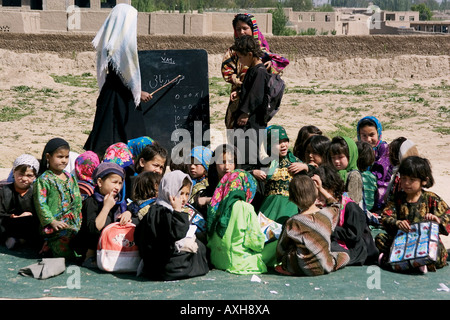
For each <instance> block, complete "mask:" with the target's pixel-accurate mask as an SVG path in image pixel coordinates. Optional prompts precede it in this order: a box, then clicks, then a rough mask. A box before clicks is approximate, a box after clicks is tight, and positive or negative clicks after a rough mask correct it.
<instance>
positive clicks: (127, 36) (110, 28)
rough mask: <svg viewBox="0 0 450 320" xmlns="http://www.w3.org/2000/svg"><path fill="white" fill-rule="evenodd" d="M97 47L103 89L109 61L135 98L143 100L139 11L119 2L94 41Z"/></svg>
mask: <svg viewBox="0 0 450 320" xmlns="http://www.w3.org/2000/svg"><path fill="white" fill-rule="evenodd" d="M92 44H93V45H94V47H95V49H96V50H97V82H98V86H99V89H100V90H101V89H102V87H103V85H104V83H105V79H106V74H107V71H108V64H109V63H111V65H112V67H113V69H114V71H115V72H116V73H117V74H118V75H119V77H120V78H121V79H122V81H123V83H124V84H125V86H127V87H128V88H129V89H130V90H131V92H132V94H133V98H134V104H135V105H136V106H138V105H139V103H140V101H141V72H140V68H139V59H138V51H137V10H136V9H135V8H133V7H132V6H130V5H128V4H124V3H121V4H118V5H116V6H115V7H114V8H113V9H112V10H111V12H110V14H109V16H108V17H107V18H106V20H105V22H104V23H103V25H102V27H101V28H100V30H99V31H98V33H97V35H96V36H95V38H94V40H93V41H92Z"/></svg>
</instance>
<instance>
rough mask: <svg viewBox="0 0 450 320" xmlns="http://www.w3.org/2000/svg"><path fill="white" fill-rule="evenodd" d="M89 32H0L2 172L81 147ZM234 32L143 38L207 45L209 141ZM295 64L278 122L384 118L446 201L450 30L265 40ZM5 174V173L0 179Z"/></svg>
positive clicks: (89, 78) (329, 126) (91, 67)
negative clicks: (61, 145)
mask: <svg viewBox="0 0 450 320" xmlns="http://www.w3.org/2000/svg"><path fill="white" fill-rule="evenodd" d="M92 38H93V37H92V36H90V35H87V36H86V35H85V36H75V37H69V38H68V37H66V36H62V35H45V36H44V37H42V36H36V35H32V36H30V35H21V37H18V36H17V35H0V130H1V132H2V139H1V140H0V167H1V168H2V169H1V170H0V174H1V175H2V177H4V176H5V175H6V174H7V172H8V171H9V169H10V167H11V164H12V162H13V161H14V159H15V158H16V157H17V156H18V155H20V154H22V153H25V152H26V153H31V154H33V155H35V156H36V157H40V155H41V152H42V150H43V147H44V145H45V143H46V142H47V141H48V139H49V138H51V137H53V136H61V137H64V138H65V139H66V140H68V141H69V142H70V143H71V146H72V149H73V150H74V151H76V152H83V150H82V146H83V144H84V142H85V141H86V138H87V136H88V133H89V131H90V130H91V127H92V122H93V118H94V113H95V101H96V98H97V95H98V90H97V87H96V79H95V74H96V72H95V56H94V52H93V50H92V48H91V46H90V41H91V40H92ZM231 41H232V39H229V38H228V37H226V38H224V39H219V41H218V38H217V37H214V38H213V37H203V38H198V37H178V38H176V37H159V38H158V37H140V38H139V46H140V48H139V49H140V50H151V49H198V48H204V49H207V51H208V54H209V61H208V64H209V66H208V68H209V76H210V115H211V128H212V129H213V132H214V135H213V137H212V138H213V141H212V144H213V145H214V144H217V143H219V142H220V139H221V138H222V137H221V135H222V133H223V129H224V127H223V118H224V114H225V110H226V106H227V103H228V91H227V90H229V87H228V85H227V84H226V83H225V82H224V81H223V80H222V78H221V75H220V63H221V58H222V55H223V53H224V51H225V49H226V48H227V47H228V46H229V45H230V44H231ZM268 41H269V43H270V44H271V48H272V51H274V52H279V53H283V54H284V55H285V56H287V57H288V58H289V59H290V61H291V64H290V65H289V66H288V67H287V69H286V71H285V73H284V75H283V77H284V79H285V80H286V83H287V90H286V93H285V96H284V99H283V105H282V109H281V111H280V112H279V113H278V114H277V116H276V117H275V118H274V119H273V121H272V123H279V124H282V125H283V126H285V127H286V128H287V131H288V134H289V136H290V138H291V141H292V144H293V143H294V141H295V138H296V135H297V132H298V130H299V129H300V128H301V127H302V126H304V125H309V124H313V125H316V126H318V127H319V128H321V129H322V130H323V131H324V133H325V134H326V135H328V136H329V137H332V136H334V135H337V134H347V135H350V136H352V137H356V132H355V129H356V123H357V121H358V120H359V119H360V118H362V117H363V116H366V115H374V116H376V117H378V118H379V119H380V120H381V121H382V123H383V126H384V131H383V139H384V140H386V141H387V142H390V141H392V140H393V139H395V138H396V137H399V136H405V137H407V138H409V139H412V140H413V141H415V142H416V143H417V145H418V148H419V151H420V152H421V154H422V155H423V156H425V157H427V158H429V159H430V161H431V163H432V166H433V173H434V176H435V179H436V185H435V186H434V187H433V188H432V190H433V191H435V192H437V193H438V194H439V195H441V196H442V197H443V198H444V199H445V200H446V201H447V202H450V188H449V187H448V182H449V177H450V169H449V160H448V159H449V158H450V127H449V125H448V121H449V118H450V90H449V89H450V63H449V61H450V56H449V55H448V52H450V50H449V49H450V37H429V36H428V37H416V36H411V37H410V36H406V37H405V36H390V37H386V36H373V37H349V38H343V37H331V36H321V37H294V38H284V37H281V38H278V37H270V38H268ZM0 178H1V177H0Z"/></svg>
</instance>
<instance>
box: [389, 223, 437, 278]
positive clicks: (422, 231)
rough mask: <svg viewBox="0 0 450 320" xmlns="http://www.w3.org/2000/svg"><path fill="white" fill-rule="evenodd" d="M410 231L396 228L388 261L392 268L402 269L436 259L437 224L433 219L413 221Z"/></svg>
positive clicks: (425, 263)
mask: <svg viewBox="0 0 450 320" xmlns="http://www.w3.org/2000/svg"><path fill="white" fill-rule="evenodd" d="M410 228H411V231H410V232H404V231H402V230H398V232H397V235H396V236H395V239H394V242H393V243H392V246H391V249H390V254H389V263H390V265H391V266H392V268H393V269H394V270H397V271H404V270H408V269H410V268H414V267H421V266H424V265H427V264H431V263H434V262H436V261H437V256H438V249H439V239H440V238H439V224H437V223H436V222H434V221H423V222H417V223H413V224H411V226H410Z"/></svg>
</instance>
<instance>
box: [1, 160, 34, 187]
mask: <svg viewBox="0 0 450 320" xmlns="http://www.w3.org/2000/svg"><path fill="white" fill-rule="evenodd" d="M23 164H26V165H27V166H29V167H30V168H33V169H34V170H36V174H37V173H38V172H39V161H38V160H37V159H36V158H35V157H33V156H32V155H30V154H26V153H24V154H22V155H20V156H18V157H17V158H16V160H14V162H13V166H12V169H11V171H10V173H9V175H8V178H7V180H6V181H7V182H14V170H16V168H17V167H18V166H20V165H23Z"/></svg>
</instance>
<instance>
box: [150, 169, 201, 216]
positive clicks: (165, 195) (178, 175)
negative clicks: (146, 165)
mask: <svg viewBox="0 0 450 320" xmlns="http://www.w3.org/2000/svg"><path fill="white" fill-rule="evenodd" d="M185 178H188V179H189V181H190V182H191V188H190V192H191V191H192V180H191V177H190V176H189V175H188V174H186V173H184V172H183V171H181V170H174V171H171V172H169V173H166V174H164V176H163V177H162V179H161V182H160V183H159V189H158V197H157V198H156V204H160V205H162V206H164V207H166V208H168V209H169V210H170V211H173V207H172V205H171V204H170V197H171V196H175V197H177V196H179V195H180V190H181V187H182V185H183V180H184V179H185ZM190 192H189V194H190Z"/></svg>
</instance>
